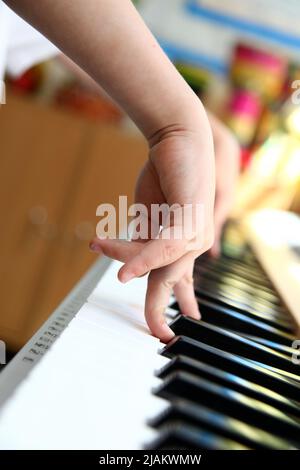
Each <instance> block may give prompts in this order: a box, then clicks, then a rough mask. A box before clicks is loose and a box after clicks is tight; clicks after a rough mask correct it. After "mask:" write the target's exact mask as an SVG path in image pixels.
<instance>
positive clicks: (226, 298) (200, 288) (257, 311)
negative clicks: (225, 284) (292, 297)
mask: <svg viewBox="0 0 300 470" xmlns="http://www.w3.org/2000/svg"><path fill="white" fill-rule="evenodd" d="M195 294H196V295H197V297H200V298H203V299H207V300H209V301H213V302H216V303H220V305H224V306H225V307H230V308H234V309H236V310H237V311H240V312H241V313H244V312H247V313H253V314H254V315H259V316H261V315H263V316H265V318H269V319H270V320H273V321H274V322H275V324H278V326H282V327H285V328H288V329H290V330H291V324H290V321H289V320H288V318H287V316H286V315H283V314H281V313H280V314H277V313H276V312H274V311H273V312H270V310H269V309H267V310H266V309H264V308H257V306H255V307H254V306H253V305H250V304H249V303H245V302H240V301H237V300H236V299H234V298H233V297H232V296H231V295H230V293H226V294H224V292H220V290H218V288H217V287H213V286H205V285H203V284H201V283H200V284H199V285H195Z"/></svg>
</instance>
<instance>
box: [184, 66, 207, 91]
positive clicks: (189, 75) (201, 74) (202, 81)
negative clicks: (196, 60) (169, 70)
mask: <svg viewBox="0 0 300 470" xmlns="http://www.w3.org/2000/svg"><path fill="white" fill-rule="evenodd" d="M175 67H176V68H177V70H178V72H179V73H180V74H181V75H182V77H183V78H184V79H185V80H186V82H187V83H188V84H189V85H190V87H191V88H192V89H193V90H194V91H196V92H198V93H199V92H200V93H202V92H204V91H205V90H206V88H207V86H208V84H209V82H210V80H211V75H210V74H209V72H207V71H206V70H203V69H201V68H199V67H196V66H194V65H191V64H185V63H183V62H176V63H175Z"/></svg>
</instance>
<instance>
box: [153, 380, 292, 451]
mask: <svg viewBox="0 0 300 470" xmlns="http://www.w3.org/2000/svg"><path fill="white" fill-rule="evenodd" d="M154 393H155V394H156V395H157V396H159V397H162V398H165V399H167V400H173V399H177V398H183V399H186V400H190V401H192V402H194V403H196V404H201V405H204V406H208V407H213V408H214V409H215V410H216V411H219V412H221V413H225V414H228V415H229V416H231V417H232V418H235V419H239V420H241V421H244V422H246V423H248V424H250V425H253V426H259V427H260V428H261V429H263V430H265V431H266V432H271V433H272V434H274V435H276V436H278V437H280V438H283V439H288V440H289V441H290V442H291V444H292V445H295V446H296V448H300V424H299V423H297V422H296V421H295V420H293V419H291V418H290V417H289V416H287V415H285V414H284V413H282V412H280V411H279V410H276V408H274V407H272V406H270V405H266V404H264V403H261V402H260V401H258V400H255V399H253V398H248V397H246V396H245V395H243V394H241V393H238V392H235V391H233V390H231V389H228V388H226V387H221V386H219V385H217V384H215V383H212V382H210V381H208V380H205V379H199V378H197V377H195V376H194V375H191V374H189V373H187V372H176V373H174V374H172V375H171V376H169V377H168V378H167V379H165V380H164V382H163V384H161V385H159V386H158V387H157V388H156V389H155V391H154Z"/></svg>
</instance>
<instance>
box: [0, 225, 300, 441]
mask: <svg viewBox="0 0 300 470" xmlns="http://www.w3.org/2000/svg"><path fill="white" fill-rule="evenodd" d="M299 226H300V225H299ZM236 233H238V232H236ZM250 238H251V237H250ZM257 239H258V237H257ZM257 239H256V241H257ZM256 248H257V247H256ZM256 251H257V250H256ZM101 263H103V262H101ZM104 263H105V265H106V266H107V264H108V263H107V261H104ZM106 266H105V268H106V269H105V272H104V274H103V275H102V277H101V279H100V281H99V282H98V283H97V285H96V287H95V288H94V284H95V282H94V281H95V280H93V282H90V284H91V285H90V291H91V293H90V295H87V298H85V300H86V301H83V302H81V304H82V305H80V308H79V306H78V310H77V311H76V308H75V311H72V310H70V309H69V317H70V318H72V317H73V319H71V320H70V318H69V320H70V321H69V323H68V321H67V322H66V323H68V325H67V326H66V328H63V332H62V333H61V335H60V336H59V338H58V339H57V340H56V341H55V342H54V344H53V345H52V347H51V348H50V349H49V350H48V351H47V353H46V354H44V356H43V358H42V359H41V360H39V361H38V362H37V363H36V364H34V365H31V367H30V368H29V369H28V362H29V363H30V364H31V362H30V361H28V357H29V356H30V355H29V351H30V349H28V347H27V349H26V348H25V350H24V351H23V352H21V353H19V355H18V358H17V359H16V360H13V361H12V363H11V364H10V365H8V366H7V367H6V369H5V370H4V371H3V372H2V373H1V374H0V392H1V391H3V390H4V392H5V393H6V394H7V390H5V384H6V387H7V383H8V382H9V381H10V382H11V383H13V382H14V381H13V380H12V377H13V376H14V373H13V372H14V368H15V369H16V364H17V365H18V374H19V375H20V364H22V363H23V365H24V364H25V368H26V367H27V369H26V371H27V372H26V374H25V373H24V372H23V373H21V378H22V380H20V382H19V383H18V384H17V385H16V380H15V382H14V385H13V386H11V388H12V389H13V390H11V391H10V393H9V397H8V399H6V400H5V401H4V400H3V398H2V401H3V403H2V407H1V409H0V448H1V449H98V450H101V449H105V450H107V449H109V450H113V449H141V448H147V449H197V448H199V449H300V367H299V365H296V364H294V363H293V362H292V354H293V352H294V350H293V349H292V343H293V341H294V339H295V333H294V331H295V322H294V320H292V317H291V315H290V312H289V311H288V310H287V308H286V306H285V304H284V303H283V302H282V300H281V298H279V296H278V294H277V291H275V289H274V287H273V283H271V282H270V279H269V277H270V276H269V275H267V274H266V272H265V271H264V270H263V269H262V268H261V265H260V263H259V262H258V260H257V258H256V256H255V254H254V253H253V251H252V249H251V248H250V247H249V246H247V245H245V244H243V243H242V244H241V243H237V244H236V243H232V242H227V243H226V242H225V244H224V253H223V254H222V256H221V257H220V258H219V259H217V260H212V259H210V258H209V257H208V256H202V257H201V258H199V259H198V260H197V262H196V266H195V292H196V295H197V299H198V302H199V306H200V310H201V313H202V319H201V320H200V321H196V320H192V319H190V318H188V317H184V316H181V315H180V312H179V309H178V305H177V303H176V301H175V299H172V301H171V303H170V307H169V308H168V310H167V317H168V321H169V324H170V326H171V328H172V329H173V331H174V332H175V334H176V337H175V338H174V339H173V340H172V341H171V342H170V343H168V344H167V345H163V344H162V343H160V342H159V340H158V339H156V338H154V337H152V336H151V335H150V334H149V332H148V330H147V327H146V324H145V321H144V317H143V303H144V295H145V289H146V279H145V278H141V279H135V280H134V281H132V282H130V283H128V284H126V285H122V284H119V283H118V282H117V280H116V273H117V271H118V269H119V266H120V264H119V263H117V262H112V263H110V264H109V266H108V268H107V267H106ZM97 272H98V279H99V270H98V271H97ZM73 303H74V299H73ZM65 310H66V309H65V308H64V311H65ZM70 312H71V313H70ZM58 314H60V317H61V319H63V316H62V311H60V312H58V313H57V315H58ZM56 318H57V316H56ZM296 321H297V318H296ZM56 323H57V320H56ZM58 323H59V322H58ZM51 324H53V322H52V323H48V328H49V325H51ZM57 326H59V325H57ZM47 331H48V330H47ZM41 334H43V337H45V329H44V330H41V331H40V333H39V335H41ZM38 339H39V336H37V337H36V338H35V345H36V344H37V343H38V344H41V341H38ZM35 347H37V346H35ZM32 348H33V346H32V344H31V349H32ZM5 393H4V395H5Z"/></svg>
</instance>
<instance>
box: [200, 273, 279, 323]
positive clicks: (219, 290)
mask: <svg viewBox="0 0 300 470" xmlns="http://www.w3.org/2000/svg"><path fill="white" fill-rule="evenodd" d="M195 292H196V294H198V295H202V296H204V295H209V296H210V297H213V298H217V299H220V300H223V302H226V303H229V302H230V303H233V305H235V306H236V307H237V308H242V309H252V310H254V311H257V312H262V313H264V314H266V315H269V316H270V317H274V318H276V319H277V318H278V319H279V320H280V319H283V320H284V318H285V312H284V311H283V310H282V309H281V307H278V306H275V305H271V304H269V303H267V302H265V301H262V300H260V299H259V298H258V297H254V296H249V295H247V294H245V293H243V292H242V291H238V290H237V289H236V288H233V287H230V286H227V285H226V284H216V283H212V282H210V281H209V282H208V281H207V280H205V279H197V278H195Z"/></svg>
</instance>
